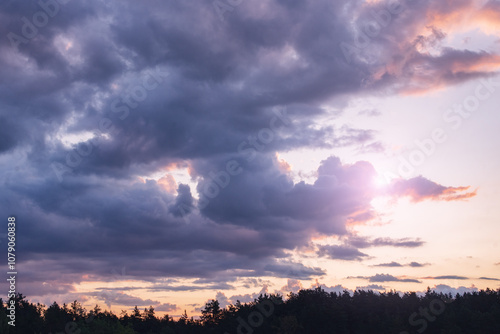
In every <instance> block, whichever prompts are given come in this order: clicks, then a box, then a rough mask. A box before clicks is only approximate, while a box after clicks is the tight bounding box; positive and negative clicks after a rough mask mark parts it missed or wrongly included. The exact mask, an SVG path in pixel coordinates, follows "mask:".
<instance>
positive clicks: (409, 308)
mask: <svg viewBox="0 0 500 334" xmlns="http://www.w3.org/2000/svg"><path fill="white" fill-rule="evenodd" d="M14 300H15V304H16V321H15V327H13V326H10V325H9V324H8V322H9V321H10V320H9V317H8V314H9V310H8V309H7V306H8V305H9V303H8V302H10V300H9V301H7V302H5V301H2V299H0V302H1V303H0V333H5V334H12V333H22V334H32V333H36V334H39V333H40V334H49V333H52V334H56V333H57V334H59V333H67V334H134V333H137V334H176V333H182V334H184V333H186V334H190V333H193V334H198V333H199V334H202V333H213V334H218V333H220V334H233V333H245V334H247V333H255V334H257V333H278V334H299V333H307V334H315V333H318V334H324V333H333V334H337V333H338V334H348V333H356V334H357V333H359V334H367V333H374V334H386V333H397V334H407V333H428V334H434V333H436V334H448V333H449V334H461V333H463V334H475V333H478V334H479V333H481V334H490V333H491V334H499V333H500V289H499V290H497V291H495V290H490V289H486V290H481V291H478V292H467V293H464V294H462V295H460V294H457V295H455V296H452V295H451V294H443V293H436V292H434V291H432V290H430V289H427V292H426V293H425V294H422V295H417V294H416V293H415V292H407V293H404V294H399V293H397V292H396V291H390V292H384V293H378V292H374V291H363V290H357V291H355V292H354V293H353V294H350V293H349V292H348V291H344V292H343V293H335V292H326V291H325V290H323V289H322V288H316V289H309V290H301V291H299V292H298V293H290V294H289V295H288V298H283V296H281V295H278V294H271V295H267V294H264V295H260V296H259V297H258V298H257V299H255V300H254V301H253V302H250V303H240V302H239V301H237V302H236V304H234V305H233V304H231V305H228V306H227V307H225V308H223V307H221V305H220V304H219V302H218V301H217V300H212V301H209V302H207V303H206V304H205V306H204V307H203V308H202V310H201V316H200V317H199V319H198V317H197V319H194V318H193V317H188V315H187V314H186V311H184V314H183V315H182V316H181V317H180V318H179V319H177V320H174V319H173V318H172V317H171V316H169V315H164V316H163V317H159V316H157V315H156V314H155V310H154V307H152V306H150V307H148V308H145V309H144V310H141V309H139V308H138V307H137V306H136V307H135V308H134V309H133V310H132V311H131V312H127V311H122V312H121V314H120V315H116V314H114V313H113V312H110V311H107V310H103V309H101V307H99V306H98V305H96V306H95V307H94V308H93V309H92V310H89V311H87V310H86V309H85V308H83V307H82V305H81V303H79V302H78V301H76V300H75V301H74V302H72V303H70V304H69V305H68V304H63V305H59V304H57V303H56V302H54V303H53V304H52V305H50V306H48V307H47V306H45V305H42V304H34V303H31V302H30V301H28V300H27V299H26V297H25V296H23V295H22V294H17V295H16V297H15V298H14Z"/></svg>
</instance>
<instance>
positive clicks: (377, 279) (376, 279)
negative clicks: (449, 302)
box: [348, 274, 422, 283]
mask: <svg viewBox="0 0 500 334" xmlns="http://www.w3.org/2000/svg"><path fill="white" fill-rule="evenodd" d="M348 278H361V279H367V280H368V281H369V282H373V283H381V282H405V283H422V282H421V281H419V280H417V279H413V278H404V276H403V277H396V276H392V275H389V274H376V275H374V276H357V277H352V276H349V277H348Z"/></svg>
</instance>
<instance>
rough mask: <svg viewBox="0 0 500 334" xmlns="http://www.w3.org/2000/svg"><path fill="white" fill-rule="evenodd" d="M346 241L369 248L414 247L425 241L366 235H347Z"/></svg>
mask: <svg viewBox="0 0 500 334" xmlns="http://www.w3.org/2000/svg"><path fill="white" fill-rule="evenodd" d="M346 243H348V244H349V245H352V246H354V247H358V248H369V247H383V246H390V247H404V248H416V247H421V246H422V245H423V244H424V243H425V242H424V241H421V240H420V239H412V238H401V239H394V238H389V237H385V238H375V239H370V238H368V237H360V236H348V237H347V239H346Z"/></svg>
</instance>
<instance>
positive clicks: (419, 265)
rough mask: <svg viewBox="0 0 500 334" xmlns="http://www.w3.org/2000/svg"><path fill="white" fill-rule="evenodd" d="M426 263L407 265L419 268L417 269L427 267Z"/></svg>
mask: <svg viewBox="0 0 500 334" xmlns="http://www.w3.org/2000/svg"><path fill="white" fill-rule="evenodd" d="M428 265H429V264H428V263H419V262H410V263H408V266H410V267H414V268H419V267H425V266H428Z"/></svg>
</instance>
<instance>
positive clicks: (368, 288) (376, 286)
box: [356, 284, 385, 291]
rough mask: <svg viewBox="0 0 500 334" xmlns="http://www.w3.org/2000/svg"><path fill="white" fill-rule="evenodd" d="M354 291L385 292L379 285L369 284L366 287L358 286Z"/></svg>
mask: <svg viewBox="0 0 500 334" xmlns="http://www.w3.org/2000/svg"><path fill="white" fill-rule="evenodd" d="M356 290H379V291H385V288H384V287H383V286H381V285H377V284H369V285H367V286H358V287H356Z"/></svg>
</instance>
